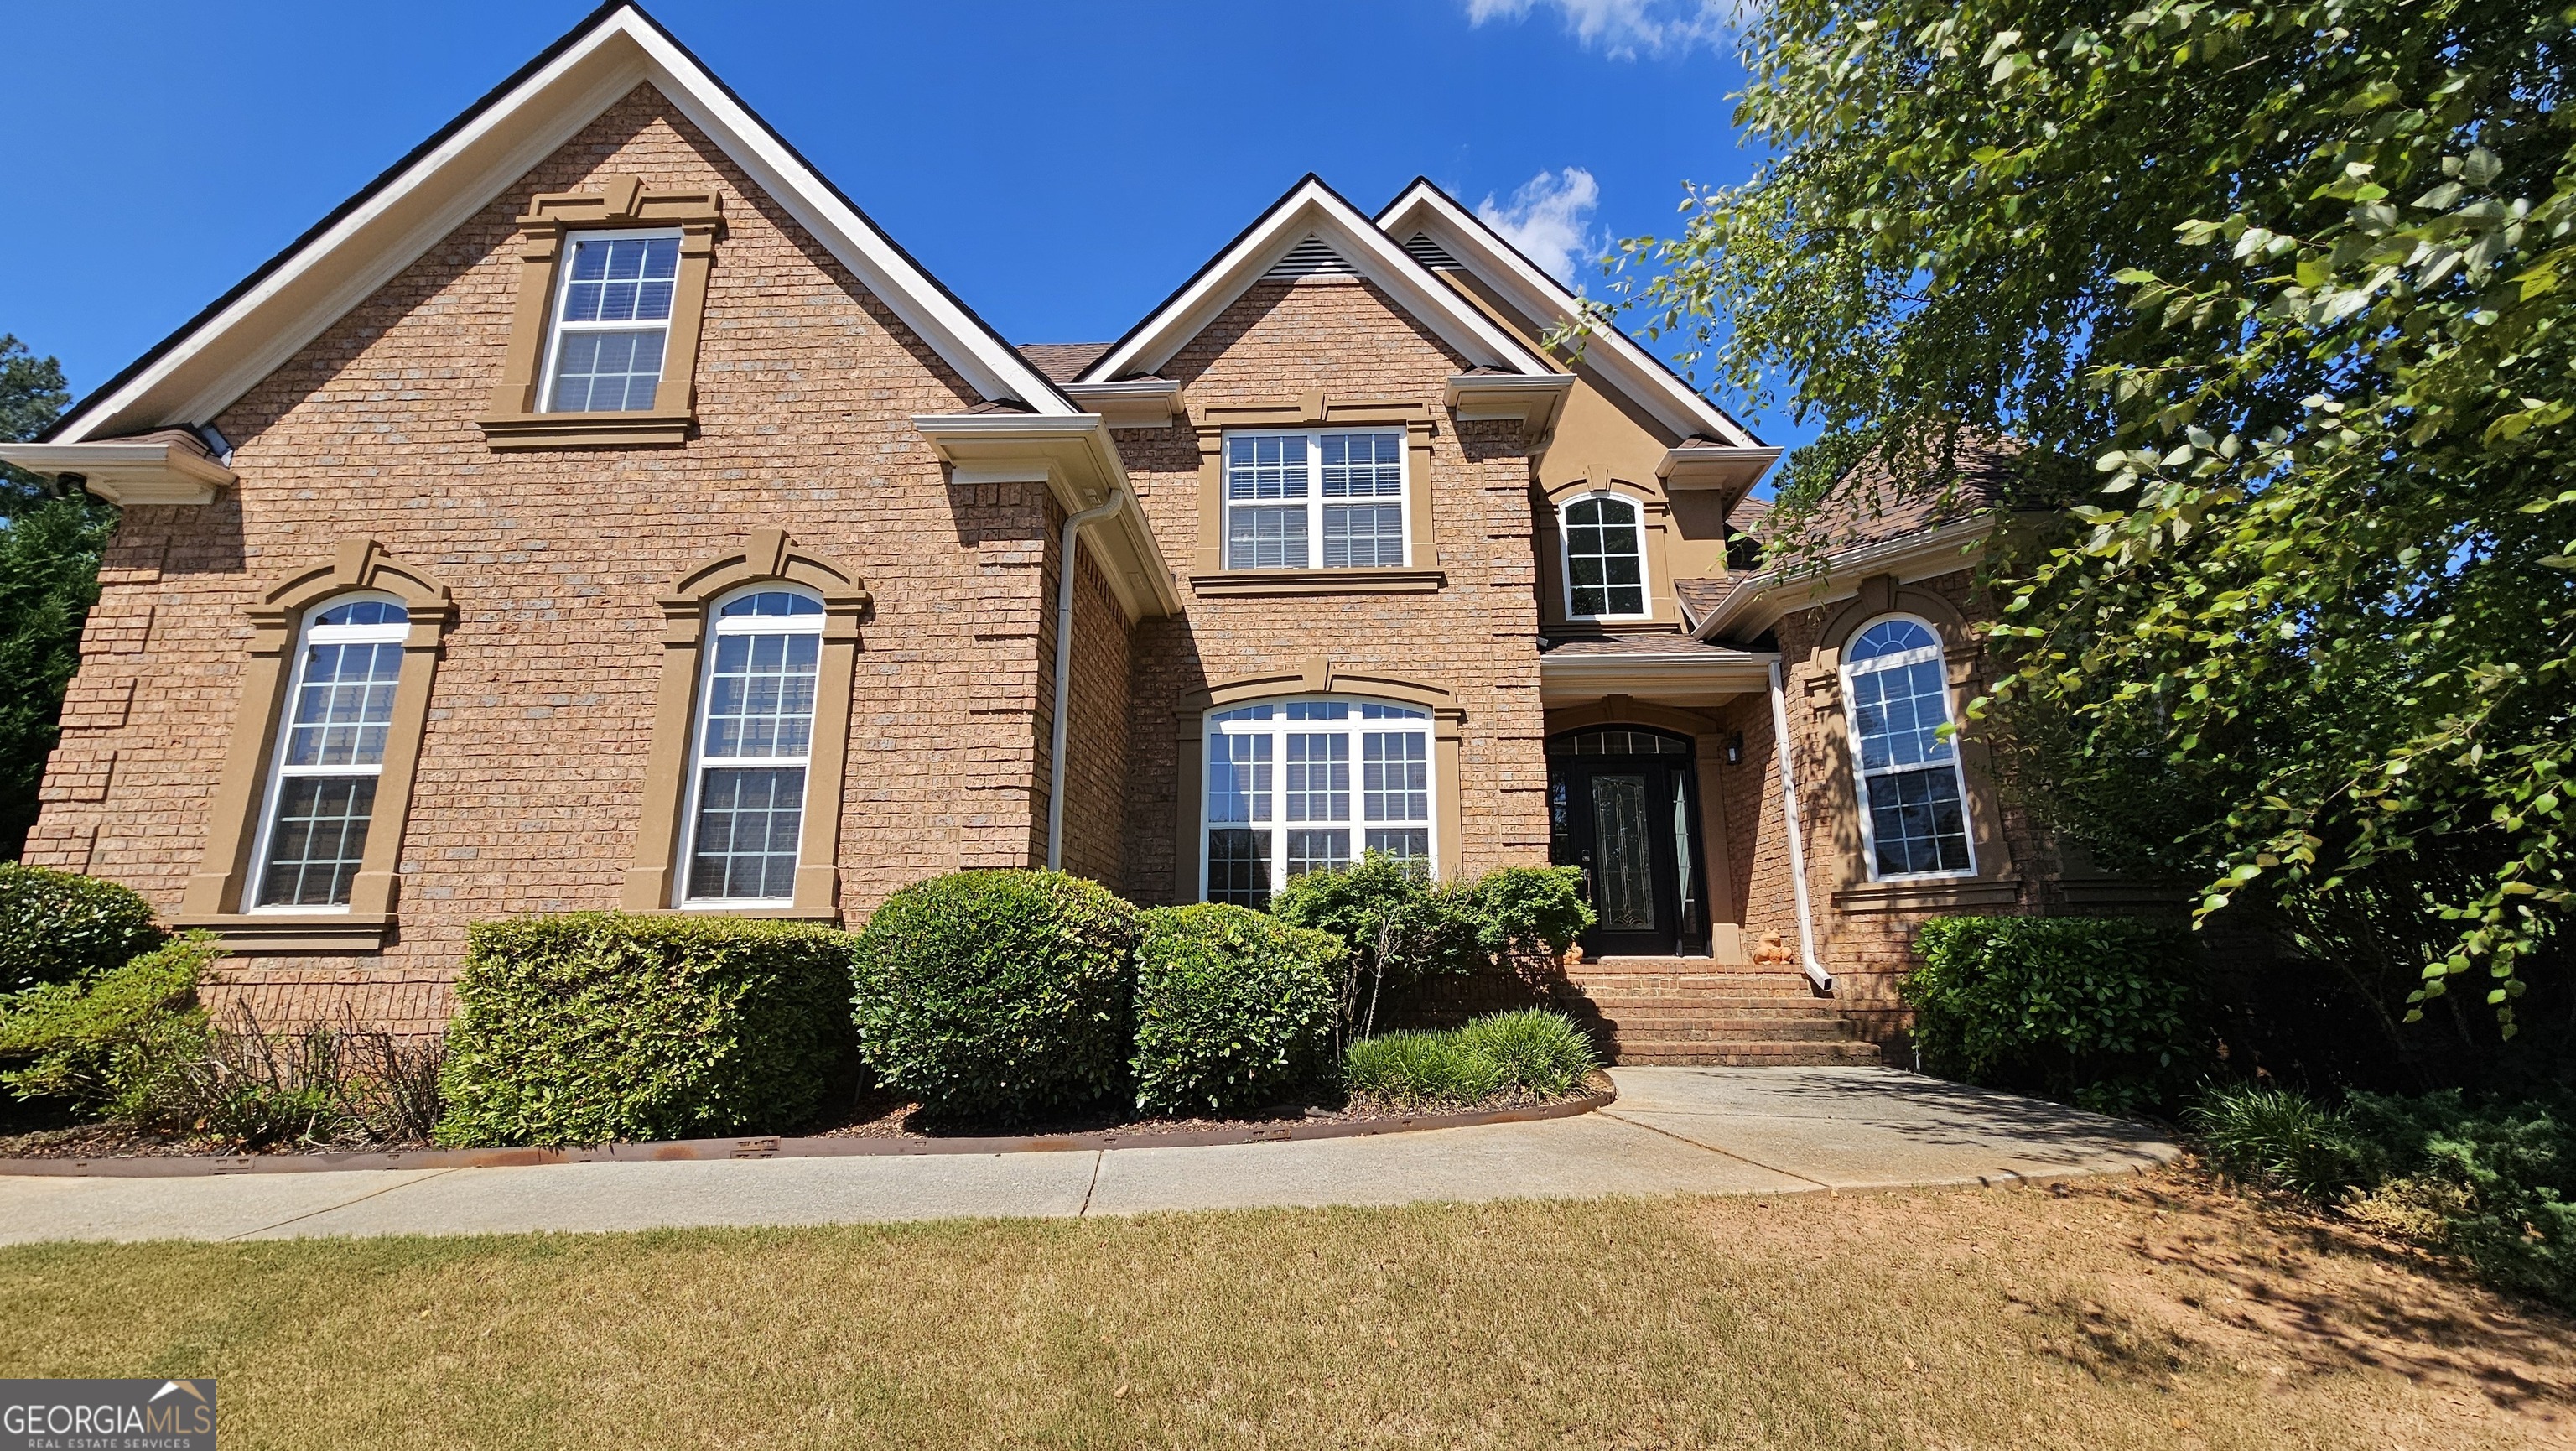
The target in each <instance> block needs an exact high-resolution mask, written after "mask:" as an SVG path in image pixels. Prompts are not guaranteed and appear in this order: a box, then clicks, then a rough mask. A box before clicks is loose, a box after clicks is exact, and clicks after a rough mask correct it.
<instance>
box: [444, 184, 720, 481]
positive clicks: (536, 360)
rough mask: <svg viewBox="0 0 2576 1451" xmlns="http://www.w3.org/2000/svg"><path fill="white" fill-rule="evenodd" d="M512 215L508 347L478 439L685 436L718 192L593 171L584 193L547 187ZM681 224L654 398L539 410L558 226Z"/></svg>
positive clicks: (557, 443)
mask: <svg viewBox="0 0 2576 1451" xmlns="http://www.w3.org/2000/svg"><path fill="white" fill-rule="evenodd" d="M518 222H519V295H518V300H517V302H516V303H515V305H514V307H513V310H512V312H511V315H510V345H509V354H508V357H507V360H506V361H505V362H504V364H503V366H502V371H501V383H500V386H499V387H497V388H495V389H493V390H492V402H491V405H490V407H489V409H488V410H487V411H486V412H485V413H484V415H483V417H481V418H480V419H477V420H476V422H478V423H480V424H481V425H482V428H483V440H484V442H485V443H486V444H488V445H489V446H491V447H493V448H495V449H524V448H557V447H566V446H571V445H579V444H588V445H603V444H604V445H618V446H624V447H633V446H636V445H649V444H667V443H685V442H687V441H688V437H689V429H690V427H691V425H692V424H694V423H695V422H696V419H697V415H696V409H697V398H698V386H697V369H698V333H699V330H700V328H701V327H702V326H703V324H704V322H705V319H706V310H707V274H708V273H709V271H710V270H711V269H712V268H713V266H714V264H715V254H716V240H717V239H718V238H719V237H721V236H723V235H724V197H723V196H722V194H720V193H717V192H712V191H646V190H644V183H643V182H642V181H640V180H638V179H637V178H635V177H631V176H609V177H602V178H601V179H600V189H599V190H598V191H593V192H547V193H544V194H542V195H540V196H538V197H537V198H536V200H535V201H533V202H532V203H530V204H529V207H528V210H527V213H526V214H525V215H523V216H521V217H520V218H519V219H518ZM635 227H656V228H668V227H677V228H679V229H680V277H679V286H678V288H677V289H676V290H675V291H674V293H673V294H672V298H671V331H670V336H669V338H668V340H667V341H666V342H665V343H664V344H663V351H662V383H661V386H660V387H659V388H657V389H655V390H654V394H653V406H652V407H651V408H649V409H639V410H635V411H632V412H623V413H542V412H539V411H538V408H539V399H538V397H537V387H538V383H539V380H540V379H542V378H543V377H544V376H545V350H546V329H547V322H548V320H549V315H550V314H551V313H552V312H553V310H554V299H555V292H556V284H557V282H558V280H559V279H558V278H557V276H556V268H557V267H558V266H559V265H560V263H561V262H562V259H563V250H564V247H563V243H564V237H565V235H566V234H568V233H570V232H574V231H602V230H615V229H621V228H635Z"/></svg>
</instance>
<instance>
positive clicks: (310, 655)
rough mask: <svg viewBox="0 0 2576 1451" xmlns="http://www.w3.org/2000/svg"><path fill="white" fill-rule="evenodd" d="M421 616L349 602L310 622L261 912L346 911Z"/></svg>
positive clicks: (284, 724)
mask: <svg viewBox="0 0 2576 1451" xmlns="http://www.w3.org/2000/svg"><path fill="white" fill-rule="evenodd" d="M410 630H411V619H410V616H409V615H408V614H406V613H405V612H404V610H403V606H402V604H401V602H400V601H398V600H394V599H391V598H387V597H383V596H377V595H342V596H340V597H339V598H337V599H334V600H331V601H330V602H328V603H326V604H324V605H321V606H319V607H318V608H316V609H314V610H313V611H312V612H311V613H309V614H307V615H306V616H305V618H304V624H303V628H302V631H301V633H300V638H299V639H298V640H297V642H296V654H295V671H294V676H293V678H292V680H291V682H290V683H289V685H288V686H287V692H286V707H285V712H284V716H285V718H284V719H283V720H281V721H280V722H279V723H278V725H279V730H278V737H279V739H278V744H277V762H276V766H275V768H274V769H273V770H271V771H270V772H269V785H268V802H267V810H266V811H264V812H263V813H262V821H263V823H264V824H263V827H262V830H261V833H260V843H259V846H258V848H257V858H256V859H257V860H258V862H259V863H260V868H259V879H258V882H257V886H256V890H255V892H254V893H253V896H252V910H254V911H258V910H287V911H309V910H312V909H313V908H317V907H321V908H330V907H346V906H348V905H349V888H350V884H351V883H352V881H353V880H354V879H355V878H356V877H357V875H358V864H359V862H360V861H361V860H362V859H363V858H364V857H365V856H366V851H367V827H368V825H369V823H370V822H371V821H372V820H373V819H374V816H375V809H376V783H377V779H378V778H379V777H380V776H382V775H383V774H384V765H385V741H386V737H387V736H388V735H389V734H390V733H391V730H392V726H393V718H394V687H395V685H396V683H397V682H398V681H399V680H400V679H401V677H402V662H403V637H404V636H405V635H406V634H408V633H410Z"/></svg>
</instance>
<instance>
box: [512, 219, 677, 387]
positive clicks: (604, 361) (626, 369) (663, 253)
mask: <svg viewBox="0 0 2576 1451" xmlns="http://www.w3.org/2000/svg"><path fill="white" fill-rule="evenodd" d="M567 247H568V249H569V252H568V256H567V257H566V259H565V264H564V266H563V268H562V283H561V286H560V288H559V289H558V292H557V295H556V300H555V315H554V320H553V327H552V329H551V331H552V335H553V345H552V347H551V349H550V351H549V352H548V355H547V358H546V379H545V384H544V387H543V390H542V396H543V397H544V398H545V400H546V404H545V411H546V412H548V413H630V412H641V411H643V410H646V409H649V408H651V407H652V406H653V397H654V393H655V390H657V389H658V388H660V387H661V385H662V358H663V354H664V352H665V351H666V350H667V348H668V345H669V343H670V335H671V302H672V298H673V296H674V295H675V294H676V292H677V291H678V288H679V277H680V233H679V231H678V230H677V229H673V230H671V231H656V232H588V233H584V232H575V233H573V234H572V236H571V237H570V238H568V239H567Z"/></svg>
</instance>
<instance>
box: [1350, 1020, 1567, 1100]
mask: <svg viewBox="0 0 2576 1451" xmlns="http://www.w3.org/2000/svg"><path fill="white" fill-rule="evenodd" d="M1600 1066H1601V1059H1600V1055H1599V1054H1598V1053H1597V1052H1596V1051H1595V1050H1594V1048H1593V1045H1592V1040H1591V1039H1590V1038H1588V1037H1585V1036H1584V1034H1583V1030H1582V1029H1580V1028H1578V1027H1576V1026H1575V1025H1574V1022H1573V1020H1572V1019H1570V1018H1568V1017H1566V1016H1565V1015H1564V1014H1563V1013H1556V1012H1550V1011H1548V1010H1546V1009H1544V1008H1522V1009H1519V1010H1516V1011H1513V1012H1507V1013H1490V1014H1487V1015H1486V1016H1484V1017H1481V1018H1477V1019H1475V1020H1474V1021H1472V1022H1470V1023H1468V1024H1467V1025H1466V1026H1465V1027H1463V1028H1456V1029H1452V1030H1450V1031H1448V1032H1445V1033H1441V1032H1408V1033H1381V1034H1379V1035H1377V1036H1375V1037H1371V1038H1362V1039H1361V1040H1359V1041H1358V1042H1356V1043H1353V1044H1352V1045H1351V1046H1350V1048H1349V1049H1348V1050H1347V1051H1346V1052H1345V1053H1344V1054H1343V1059H1342V1085H1343V1087H1345V1088H1347V1089H1348V1090H1350V1092H1352V1093H1353V1094H1356V1095H1361V1096H1365V1097H1368V1098H1374V1099H1380V1100H1383V1101H1385V1102H1389V1103H1398V1104H1404V1105H1408V1106H1413V1107H1438V1106H1455V1105H1463V1104H1471V1103H1475V1102H1477V1101H1478V1100H1480V1099H1484V1098H1488V1097H1490V1096H1492V1095H1494V1094H1496V1093H1502V1092H1509V1091H1513V1090H1518V1091H1520V1092H1523V1093H1528V1094H1534V1095H1537V1096H1540V1097H1545V1098H1555V1097H1560V1096H1562V1095H1564V1094H1567V1093H1571V1092H1573V1091H1574V1089H1575V1088H1576V1086H1578V1085H1579V1084H1581V1083H1582V1082H1583V1078H1584V1075H1585V1074H1587V1073H1590V1072H1592V1071H1593V1070H1594V1069H1596V1068H1598V1067H1600Z"/></svg>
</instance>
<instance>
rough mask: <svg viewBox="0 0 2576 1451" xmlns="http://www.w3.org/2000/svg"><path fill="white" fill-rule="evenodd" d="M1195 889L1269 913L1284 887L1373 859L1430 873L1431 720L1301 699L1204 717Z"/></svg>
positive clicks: (1368, 705)
mask: <svg viewBox="0 0 2576 1451" xmlns="http://www.w3.org/2000/svg"><path fill="white" fill-rule="evenodd" d="M1203 804H1204V807H1205V816H1204V820H1205V823H1206V826H1205V829H1206V832H1207V854H1206V857H1205V858H1204V862H1205V867H1204V870H1205V876H1204V878H1203V880H1202V881H1201V884H1200V890H1201V893H1202V895H1203V896H1204V897H1205V898H1206V900H1208V901H1211V902H1234V903H1238V904H1240V905H1242V906H1246V907H1267V906H1268V905H1269V904H1270V894H1271V893H1272V892H1274V891H1276V890H1278V889H1279V888H1280V887H1281V886H1283V885H1285V884H1286V882H1287V881H1288V879H1289V878H1290V877H1294V876H1300V875H1302V874H1304V873H1306V872H1310V871H1326V870H1332V869H1334V868H1339V867H1347V866H1349V865H1350V864H1351V863H1352V862H1353V861H1355V860H1357V859H1358V858H1359V857H1360V856H1361V855H1362V854H1364V853H1367V852H1371V851H1377V852H1384V853H1385V854H1387V855H1388V856H1392V857H1398V858H1401V859H1404V860H1407V861H1414V862H1420V863H1421V864H1422V867H1423V869H1424V870H1425V871H1430V870H1432V869H1433V863H1434V859H1435V855H1436V852H1437V848H1438V843H1436V842H1434V841H1433V839H1432V831H1431V823H1432V815H1431V807H1432V802H1431V713H1430V712H1429V711H1427V710H1423V709H1421V708H1420V707H1417V706H1410V705H1394V704H1390V703H1387V702H1385V701H1376V700H1351V699H1340V698H1333V697H1308V698H1304V699H1297V700H1278V701H1264V702H1262V703H1260V704H1258V705H1242V706H1235V707H1233V708H1231V709H1227V710H1220V711H1216V712H1213V713H1211V714H1210V715H1209V716H1208V722H1207V790H1206V794H1205V796H1204V798H1203Z"/></svg>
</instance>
